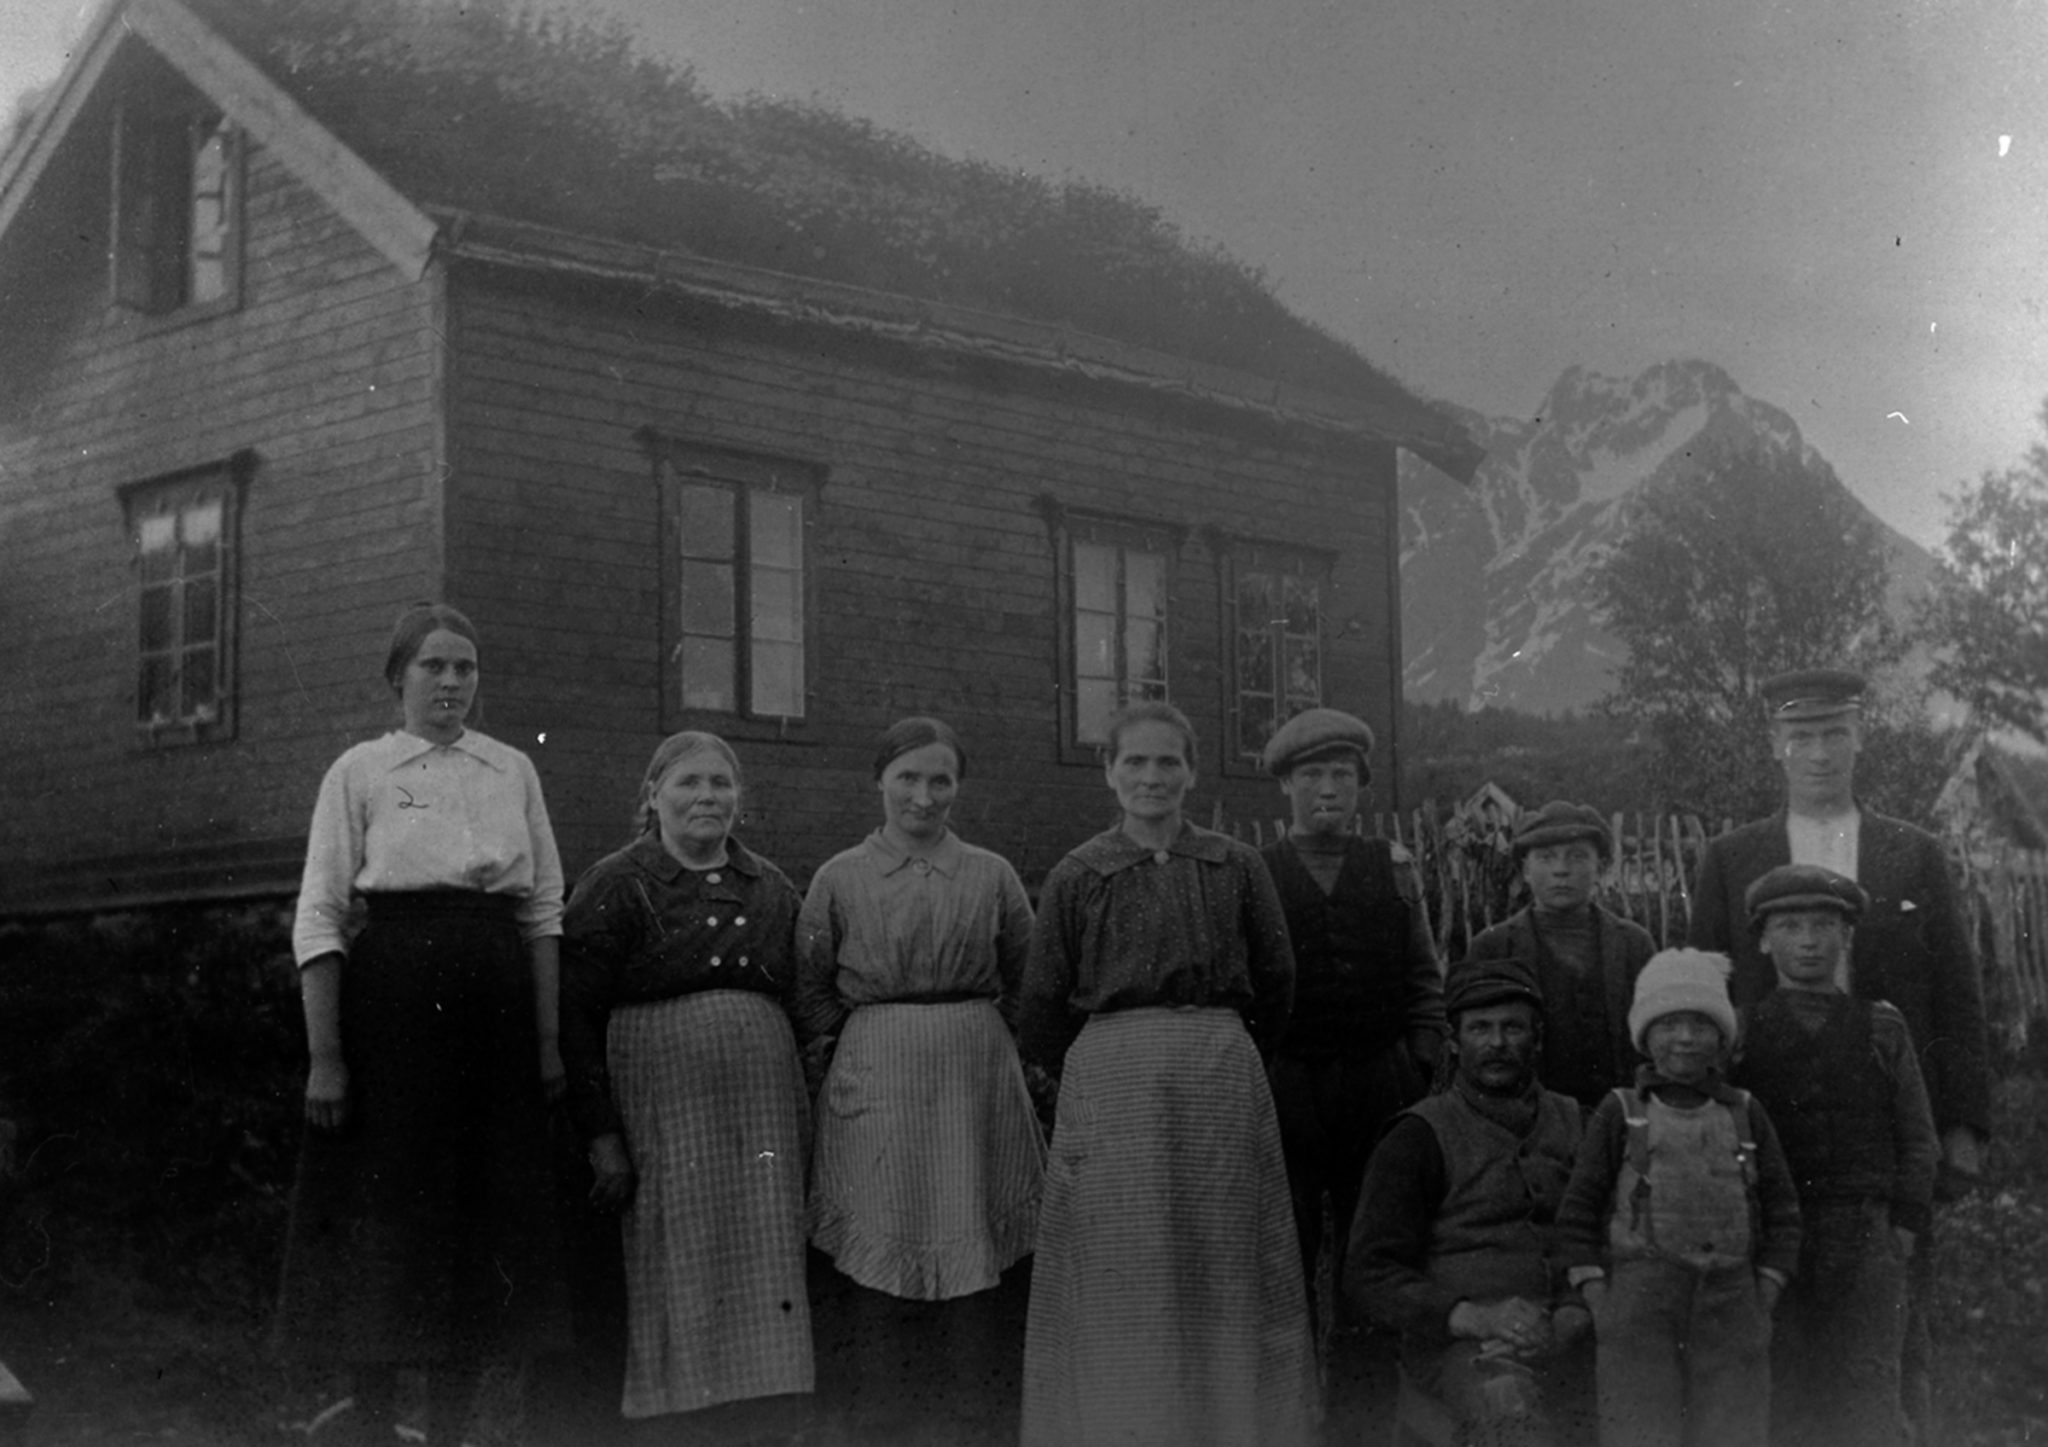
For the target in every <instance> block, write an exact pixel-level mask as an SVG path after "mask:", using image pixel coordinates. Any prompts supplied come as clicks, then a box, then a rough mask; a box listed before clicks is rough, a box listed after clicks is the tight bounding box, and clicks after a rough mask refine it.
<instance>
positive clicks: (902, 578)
mask: <svg viewBox="0 0 2048 1447" xmlns="http://www.w3.org/2000/svg"><path fill="white" fill-rule="evenodd" d="M450 287H451V293H450V303H449V306H450V336H451V339H452V353H453V360H452V361H451V373H450V379H449V386H450V412H449V445H450V454H451V464H452V473H451V480H450V484H449V493H448V498H447V507H448V522H447V527H448V555H449V595H450V597H451V598H452V599H453V600H454V601H456V602H458V603H459V604H461V605H462V606H463V607H465V608H467V609H469V610H470V611H471V613H472V615H473V616H474V617H475V618H476V620H477V622H478V625H479V628H480V629H481V630H482V632H483V635H484V642H485V647H484V654H483V656H484V673H485V680H486V681H485V684H484V693H485V698H486V716H485V719H484V724H483V726H484V727H485V729H486V730H487V731H488V732H491V733H493V734H495V735H497V736H498V737H500V738H503V739H505V740H506V741H507V742H510V743H513V744H515V745H517V746H518V747H521V748H523V749H525V750H527V751H528V752H529V753H531V754H532V755H533V756H534V758H535V761H536V763H537V764H538V766H539V768H540V770H541V773H542V777H543V779H544V781H545V786H546V788H547V791H548V797H549V807H550V810H551V812H552V814H553V816H554V819H555V822H556V829H557V833H558V835H559V837H560V839H561V842H562V847H563V852H564V856H565V859H566V861H567V862H568V864H569V866H570V868H571V870H572V872H573V871H574V870H576V869H579V868H581V867H582V866H584V865H587V864H588V863H590V862H591V861H592V860H593V859H594V858H596V857H597V856H598V855H599V854H600V853H602V852H603V851H604V850H606V849H608V848H611V847H614V846H615V845H617V844H618V843H620V842H621V841H622V839H623V837H624V833H625V828H626V821H627V819H628V816H629V814H630V811H631V806H632V801H633V795H634V791H635V787H636V785H637V781H638V779H639V775H640V771H641V769H642V767H643V765H644V763H645V760H646V758H647V756H648V753H649V752H650V750H651V749H652V747H653V745H654V743H655V742H656V741H657V740H658V739H659V737H660V736H661V733H662V728H663V725H662V718H663V707H662V694H661V690H662V689H663V688H664V686H666V685H668V684H669V683H670V679H669V677H668V675H667V674H666V672H665V669H664V665H663V661H662V659H661V657H660V638H661V609H662V607H663V597H662V581H661V579H662V560H661V528H660V519H661V510H660V500H659V494H658V489H657V487H656V484H655V469H654V464H653V461H652V459H651V456H650V453H649V451H648V450H647V447H646V446H645V445H644V444H643V442H642V441H641V440H640V434H641V433H642V430H643V429H653V430H654V431H655V432H658V433H660V434H663V435H664V436H667V437H670V438H673V439H676V440H677V441H679V442H683V443H687V444H692V445H699V446H705V447H712V448H723V449H729V450H734V451H738V452H743V453H750V454H755V455H759V456H766V457H775V458H785V459H790V460H793V461H801V462H809V463H814V464H818V465H820V466H822V467H823V468H824V470H825V474H824V476H825V480H824V485H823V489H822V492H821V494H820V497H819V506H818V508H817V510H816V512H815V515H814V517H813V519H812V536H811V542H810V551H809V565H810V575H809V578H808V580H807V586H808V587H809V589H810V590H811V594H812V596H811V599H810V604H811V618H812V622H813V626H812V632H811V636H810V638H809V640H808V642H809V648H808V670H809V680H808V683H809V698H810V702H809V705H808V716H807V718H806V719H805V720H804V721H803V722H802V723H800V724H792V725H790V726H789V727H788V728H787V729H786V730H784V729H779V728H777V727H775V726H773V725H767V724H761V723H752V722H746V721H735V720H733V719H731V718H729V717H724V716H719V715H709V714H707V715H702V716H692V717H691V718H690V719H689V722H690V724H691V725H692V726H700V727H707V728H712V729H715V730H717V731H719V732H722V733H725V734H726V735H727V736H728V737H729V738H731V739H732V740H733V741H734V743H735V744H736V746H737V747H738V749H739V751H740V754H741V757H742V762H743V764H744V765H745V768H746V771H747V785H748V789H747V800H746V808H747V821H746V823H745V825H744V829H745V832H746V833H747V835H748V836H749V837H750V838H751V839H752V840H753V841H754V842H755V843H756V844H757V845H758V846H759V847H760V848H762V849H763V850H764V851H765V852H767V853H768V854H770V855H771V856H772V857H775V858H777V859H778V860H779V861H780V862H782V863H783V864H784V866H785V867H786V868H789V869H790V870H791V871H792V873H793V874H795V875H796V876H797V877H799V878H800V879H801V878H803V877H805V876H807V875H808V873H809V871H810V870H811V869H813V868H815V866H816V865H817V864H818V863H819V862H821V861H822V860H823V859H824V858H826V857H828V856H829V855H830V854H831V853H832V852H834V851H835V850H837V849H840V848H843V847H845V846H847V845H849V844H851V843H853V842H855V841H856V840H858V839H859V838H860V837H861V835H862V834H864V833H865V832H866V831H867V830H868V829H870V828H872V827H873V825H874V824H875V823H876V822H877V821H878V812H879V811H878V807H877V805H876V802H875V795H874V791H873V785H872V783H871V782H870V778H869V754H870V749H871V747H872V740H873V738H874V737H875V735H876V734H877V733H878V732H879V730H880V729H881V728H882V727H883V726H885V725H886V724H887V723H888V722H890V721H891V720H892V719H894V718H896V717H898V716H901V715H903V714H907V713H917V712H929V713H936V714H939V715H942V716H944V717H945V718H947V719H948V720H949V721H951V722H952V723H953V724H954V725H955V726H956V727H958V728H959V729H960V730H961V732H962V735H963V737H964V738H965V740H966V742H967V745H968V748H969V750H970V753H971V755H972V760H971V763H972V767H971V769H970V772H969V777H968V779H967V782H966V786H965V788H964V789H963V790H962V793H961V796H960V800H959V802H958V804H957V805H956V807H955V814H954V818H955V822H956V824H957V825H958V827H959V829H960V832H961V833H962V834H963V835H964V836H965V837H967V838H969V839H973V840H975V841H977V842H980V843H984V844H987V845H989V846H990V847H993V848H996V849H999V850H1000V851H1002V852H1003V853H1005V854H1007V855H1008V856H1009V857H1010V858H1011V859H1012V860H1014V861H1015V862H1016V864H1017V866H1018V868H1019V869H1020V871H1022V872H1023V873H1024V874H1025V876H1026V878H1027V880H1030V881H1032V882H1034V883H1035V881H1036V880H1037V878H1038V877H1040V876H1041V875H1042V874H1043V872H1044V871H1045V870H1046V869H1047V868H1048V867H1049V866H1050V865H1051V864H1052V863H1053V862H1055V861H1056V860H1057V859H1058V857H1059V856H1060V854H1061V853H1063V852H1064V851H1065V850H1066V849H1067V848H1069V847H1071V846H1072V845H1073V844H1074V843H1076V842H1078V841H1079V840H1080V839H1082V838H1084V837H1085V836H1087V835H1088V834H1090V833H1092V832H1094V831H1095V830H1097V829H1100V828H1102V827H1105V826H1106V825H1107V824H1108V823H1109V822H1110V821H1111V818H1112V815H1113V808H1112V801H1111V799H1110V796H1109V793H1108V791H1107V789H1106V788H1105V786H1104V783H1103V780H1102V776H1101V773H1100V771H1099V770H1098V769H1096V768H1094V767H1092V766H1090V765H1085V764H1084V765H1077V764H1071V763H1069V764H1063V763H1061V762H1060V761H1059V755H1060V751H1059V747H1058V743H1059V734H1058V728H1059V725H1058V708H1059V694H1058V688H1057V684H1058V679H1057V664H1056V659H1057V653H1058V649H1057V633H1056V629H1057V628H1058V627H1059V620H1058V619H1057V618H1056V617H1055V613H1054V608H1055V603H1054V579H1055V558H1054V552H1053V542H1052V537H1051V534H1050V531H1049V526H1048V522H1047V519H1046V517H1045V515H1044V513H1043V511H1042V509H1041V506H1040V501H1039V500H1040V499H1041V498H1050V499H1052V500H1054V501H1056V502H1057V503H1058V504H1059V505H1060V506H1062V507H1064V508H1066V509H1069V510H1070V511H1074V512H1103V513H1111V514H1118V515H1124V516H1131V517H1139V518H1144V519H1149V520H1154V521H1158V522H1162V523H1167V524H1173V525H1177V526H1179V527H1181V528H1183V529H1185V536H1186V541H1185V543H1184V544H1183V546H1182V547H1181V549H1180V553H1179V556H1178V560H1177V571H1176V580H1175V587H1174V592H1173V596H1172V603H1171V609H1172V611H1171V618H1170V640H1171V641H1170V649H1171V651H1170V669H1171V678H1172V696H1173V700H1174V702H1175V703H1177V704H1178V705H1180V706H1181V707H1182V708H1183V709H1185V710H1186V711H1187V712H1188V713H1189V715H1190V716H1191V718H1192V719H1193V720H1194V722H1195V724H1196V726H1197V729H1198V731H1199V734H1200V744H1201V749H1202V754H1203V760H1202V768H1201V771H1200V772H1201V778H1200V781H1199V783H1198V788H1197V791H1196V794H1195V795H1194V796H1193V799H1192V808H1191V813H1192V814H1193V815H1194V816H1195V817H1196V818H1198V819H1200V820H1202V821H1203V822H1206V821H1207V819H1208V818H1209V816H1210V812H1211V810H1212V809H1213V808H1214V807H1215V805H1216V804H1217V802H1218V801H1219V800H1221V801H1222V802H1223V803H1224V805H1225V807H1226V808H1227V810H1228V811H1229V812H1230V813H1232V814H1246V813H1251V812H1257V813H1260V814H1264V813H1269V812H1271V811H1272V807H1273V806H1274V805H1275V804H1277V803H1278V796H1277V793H1276V791H1275V787H1274V785H1273V784H1272V783H1271V782H1270V781H1269V780H1266V779H1264V778H1262V777H1259V776H1257V775H1255V774H1253V773H1252V772H1251V771H1249V770H1246V769H1243V768H1241V767H1236V766H1230V767H1219V766H1218V759H1219V756H1220V751H1221V749H1222V748H1223V745H1224V718H1225V707H1226V697H1225V687H1226V681H1225V679H1224V677H1223V671H1224V667H1225V660H1226V657H1227V653H1226V642H1225V637H1224V634H1225V630H1226V626H1227V625H1226V623H1225V615H1224V613H1223V603H1224V600H1223V597H1222V593H1221V571H1220V561H1219V557H1218V549H1219V546H1220V545H1222V543H1223V540H1224V539H1225V538H1227V537H1228V536H1232V535H1235V536H1239V537H1247V538H1256V539H1260V540H1264V541H1267V542H1280V543H1294V544H1298V545H1301V546H1304V547H1309V548H1315V549H1321V550H1324V551H1327V552H1330V553H1334V554H1335V558H1336V562H1335V570H1334V575H1333V578H1332V588H1331V595H1330V597H1329V598H1328V600H1327V607H1326V613H1327V615H1328V616H1327V620H1326V646H1325V665H1324V666H1325V679H1326V682H1325V688H1326V694H1327V697H1328V701H1329V702H1331V703H1334V704H1337V705H1339V706H1342V707H1347V708H1351V709H1353V710H1356V711H1358V712H1360V713H1362V714H1363V715H1365V716H1366V717H1367V718H1368V719H1369V720H1370V721H1371V722H1372V724H1373V726H1374V728H1375V729H1376V730H1378V731H1381V732H1382V736H1390V734H1391V729H1392V719H1393V712H1394V710H1393V706H1392V702H1393V698H1394V689H1395V679H1396V678H1397V676H1398V666H1397V665H1398V660H1397V659H1396V657H1395V656H1394V654H1393V631H1392V630H1393V621H1394V620H1393V618H1392V616H1391V606H1392V600H1393V597H1394V589H1393V588H1392V587H1390V585H1389V575H1388V568H1389V566H1390V559H1391V557H1392V556H1393V552H1392V548H1391V547H1390V545H1389V538H1388V535H1387V531H1386V530H1387V527H1388V525H1389V520H1390V519H1391V518H1392V517H1393V516H1394V515H1395V513H1394V509H1393V507H1392V505H1391V502H1390V496H1391V490H1392V488H1393V486H1394V473H1393V456H1392V452H1391V449H1389V448H1384V447H1358V446H1355V445H1352V446H1345V447H1342V448H1338V447H1335V446H1332V445H1328V444H1327V443H1326V440H1325V439H1322V438H1319V437H1317V436H1315V435H1311V434H1306V433H1297V434H1288V433H1283V432H1282V431H1280V430H1279V429H1277V428H1275V427H1272V426H1270V425H1267V424H1263V423H1248V422H1246V421H1244V420H1243V419H1232V418H1230V417H1227V416H1224V415H1222V414H1221V413H1220V412H1217V411H1215V410H1213V409H1204V408H1201V407H1196V406H1181V405H1176V404H1174V403H1171V402H1163V401H1160V400H1157V399H1146V398H1143V397H1140V396H1139V395H1137V394H1135V393H1133V392H1128V391H1124V390H1121V389H1112V388H1106V387H1103V386H1100V385H1094V384H1091V383H1089V382H1088V381H1086V380H1085V379H1082V378H1079V377H1069V376H1061V377H1046V376H1044V375H1042V374H1028V373H1025V372H1023V371H1021V370H1018V369H1004V368H998V367H993V366H981V365H973V366H963V365H945V364H935V363H933V362H932V361H930V360H929V359H924V360H920V359H919V358H918V357H917V356H916V355H915V354H913V353H912V352H910V351H909V350H908V349H906V348H897V347H892V346H889V345H888V344H886V343H877V342H869V341H848V340H847V339H845V338H843V337H840V336H835V335H833V334H831V333H829V332H827V331H825V330H824V329H822V328H817V329H810V328H791V327H785V326H781V325H779V324H775V323H769V322H763V321H759V320H747V319H742V318H738V317H735V316H733V315H732V314H729V313H722V312H716V311H712V310H709V309H707V308H703V307H695V306H683V305H669V304H665V303H663V302H662V301H660V300H659V299H650V298H648V297H645V296H644V295H643V296H637V297H634V296H621V295H608V294H606V293H604V292H603V291H602V290H601V289H598V288H591V287H584V288H577V289H575V290H573V291H572V290H570V289H567V288H560V289H554V290H550V289H548V288H545V287H543V286H540V285H536V284H529V283H524V282H521V283H511V282H507V281H505V280H504V279H502V277H498V276H494V275H491V274H486V273H482V272H480V271H477V270H472V269H468V268H462V269H458V270H457V271H456V273H455V274H454V275H453V276H452V277H451V280H450Z"/></svg>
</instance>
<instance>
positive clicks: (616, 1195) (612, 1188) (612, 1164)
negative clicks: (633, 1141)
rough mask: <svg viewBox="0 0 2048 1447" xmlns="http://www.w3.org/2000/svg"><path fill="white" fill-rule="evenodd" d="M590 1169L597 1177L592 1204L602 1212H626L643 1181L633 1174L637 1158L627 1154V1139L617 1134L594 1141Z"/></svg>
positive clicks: (591, 1186)
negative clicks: (635, 1188)
mask: <svg viewBox="0 0 2048 1447" xmlns="http://www.w3.org/2000/svg"><path fill="white" fill-rule="evenodd" d="M590 1169H591V1172H592V1173H593V1174H594V1175H595V1176H596V1179H595V1180H593V1181H592V1182H591V1183H590V1204H591V1205H593V1206H595V1207H597V1209H598V1210H600V1211H618V1210H623V1209H624V1208H625V1205H626V1203H627V1202H628V1201H630V1200H632V1199H633V1187H634V1186H635V1185H637V1184H638V1183H639V1179H640V1178H639V1176H638V1175H636V1174H635V1173H634V1171H633V1158H632V1157H631V1156H629V1155H627V1154H626V1138H625V1137H624V1136H622V1135H619V1134H617V1133H613V1134H611V1135H601V1136H599V1137H598V1138H597V1139H596V1140H594V1141H592V1142H591V1143H590Z"/></svg>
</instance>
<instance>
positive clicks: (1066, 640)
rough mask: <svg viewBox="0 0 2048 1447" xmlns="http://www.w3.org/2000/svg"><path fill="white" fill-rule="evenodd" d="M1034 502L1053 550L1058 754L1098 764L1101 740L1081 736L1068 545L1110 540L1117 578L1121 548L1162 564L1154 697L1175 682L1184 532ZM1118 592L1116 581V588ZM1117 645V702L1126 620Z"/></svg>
mask: <svg viewBox="0 0 2048 1447" xmlns="http://www.w3.org/2000/svg"><path fill="white" fill-rule="evenodd" d="M1039 510H1040V512H1041V513H1042V514H1043V515H1044V517H1045V518H1046V522H1047V526H1048V530H1049V532H1050V534H1051V541H1052V549H1053V558H1054V626H1055V630H1056V633H1057V636H1058V647H1057V648H1056V649H1055V650H1054V653H1055V660H1056V662H1055V667H1056V669H1057V673H1056V675H1055V678H1054V693H1055V696H1056V698H1057V700H1058V710H1059V719H1058V728H1059V735H1058V747H1059V759H1060V762H1062V763H1067V764H1091V765H1092V764H1098V763H1099V762H1100V760H1101V744H1100V743H1099V742H1096V741H1093V740H1084V739H1083V738H1082V737H1081V720H1080V709H1081V689H1080V684H1081V679H1080V673H1079V668H1080V644H1079V640H1078V639H1077V637H1076V633H1077V631H1078V624H1079V612H1080V600H1079V597H1078V588H1077V583H1076V578H1075V572H1076V569H1075V550H1076V548H1077V546H1081V545H1087V546H1093V547H1113V548H1115V549H1117V550H1118V555H1119V569H1118V574H1119V579H1121V578H1122V577H1123V576H1124V569H1123V567H1122V566H1121V562H1122V555H1123V554H1125V553H1128V552H1133V551H1135V552H1144V553H1154V554H1157V555H1158V556H1159V557H1160V559H1161V561H1162V564H1163V567H1162V577H1161V581H1160V596H1161V599H1162V605H1163V608H1164V612H1163V613H1162V614H1161V616H1160V619H1159V623H1160V628H1161V631H1162V633H1163V634H1164V637H1163V638H1162V640H1161V643H1160V648H1159V659H1160V668H1161V670H1162V677H1161V679H1160V687H1161V692H1160V693H1159V694H1158V697H1160V698H1162V699H1164V700H1166V701H1167V702H1171V701H1172V700H1173V688H1174V674H1175V670H1174V662H1173V660H1174V655H1175V652H1176V644H1175V638H1176V636H1177V634H1178V631H1179V624H1178V623H1177V621H1176V620H1177V618H1178V617H1179V616H1180V614H1181V609H1180V608H1178V607H1177V606H1176V603H1177V597H1178V593H1179V583H1180V566H1181V558H1180V555H1181V552H1182V550H1183V549H1184V548H1185V546H1186V544H1187V539H1188V529H1187V528H1186V527H1185V526H1183V525H1181V524H1178V523H1169V522H1164V521H1161V520H1159V519H1156V518H1143V517H1134V516H1128V515H1122V514H1115V513H1106V512H1091V511H1083V510H1078V509H1069V508H1067V507H1065V506H1063V505H1062V504H1060V503H1059V502H1058V501H1056V500H1054V499H1052V498H1043V497H1042V498H1040V499H1039ZM1119 591H1120V593H1121V586H1120V588H1119ZM1117 601H1118V605H1119V611H1118V614H1117V618H1118V622H1119V625H1127V624H1128V621H1129V620H1128V617H1127V616H1126V615H1125V613H1124V612H1123V611H1122V609H1123V606H1124V604H1125V603H1126V602H1127V599H1125V598H1124V597H1122V596H1120V597H1119V598H1118V600H1117ZM1112 637H1113V638H1114V640H1115V642H1116V648H1117V655H1118V657H1117V672H1116V674H1115V677H1114V682H1115V684H1116V692H1117V697H1118V700H1119V701H1118V703H1117V705H1116V707H1122V706H1123V704H1124V703H1128V702H1130V701H1131V698H1130V694H1129V678H1128V676H1127V674H1126V672H1125V669H1126V667H1127V664H1128V659H1127V658H1126V657H1125V652H1126V648H1127V644H1128V634H1127V632H1126V626H1118V627H1116V628H1114V629H1113V630H1112Z"/></svg>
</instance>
